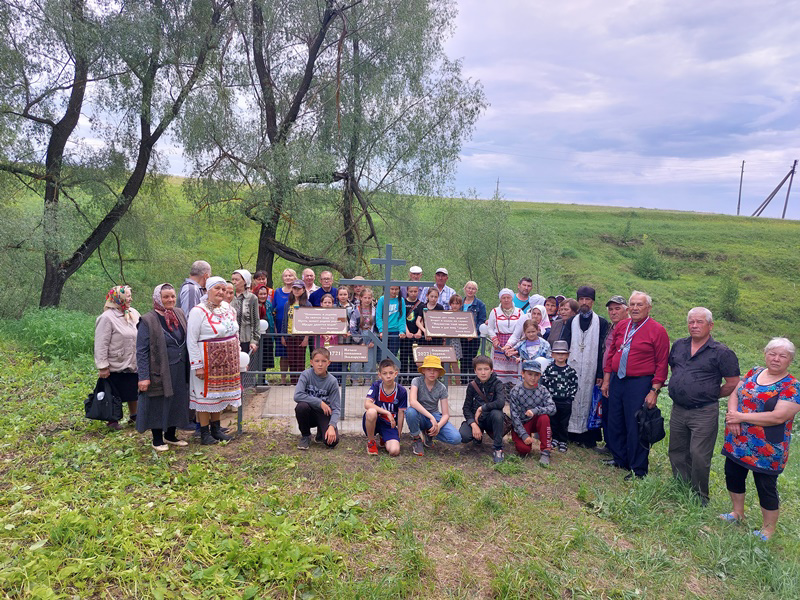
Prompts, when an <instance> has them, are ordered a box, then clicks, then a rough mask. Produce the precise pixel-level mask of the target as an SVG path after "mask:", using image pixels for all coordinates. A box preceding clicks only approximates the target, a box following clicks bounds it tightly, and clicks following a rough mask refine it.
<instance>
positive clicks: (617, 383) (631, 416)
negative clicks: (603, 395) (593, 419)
mask: <svg viewBox="0 0 800 600" xmlns="http://www.w3.org/2000/svg"><path fill="white" fill-rule="evenodd" d="M652 382H653V376H652V375H643V376H641V377H626V378H625V379H620V378H619V377H617V374H616V373H614V374H613V375H612V376H611V389H610V391H609V394H608V439H607V440H606V445H607V446H608V449H609V450H611V456H612V457H613V458H614V462H615V463H617V464H618V465H619V466H620V467H622V468H624V469H629V470H631V471H633V472H634V474H636V475H639V476H644V475H647V468H648V462H649V461H648V459H649V455H650V448H648V447H647V446H644V445H642V444H640V443H639V427H638V425H637V424H636V412H637V411H638V410H639V409H640V408H642V405H643V404H644V398H645V396H647V393H648V392H649V391H650V386H651V384H652Z"/></svg>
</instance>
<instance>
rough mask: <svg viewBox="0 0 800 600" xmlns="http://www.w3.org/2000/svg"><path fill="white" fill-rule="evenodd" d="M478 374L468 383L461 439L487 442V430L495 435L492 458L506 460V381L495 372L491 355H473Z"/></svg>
mask: <svg viewBox="0 0 800 600" xmlns="http://www.w3.org/2000/svg"><path fill="white" fill-rule="evenodd" d="M472 368H473V370H474V371H475V377H474V378H473V379H472V381H471V382H470V384H469V386H467V394H466V397H465V398H464V409H463V410H464V422H463V423H462V424H461V428H460V429H459V433H461V442H462V443H464V444H467V443H469V442H472V443H473V444H475V445H478V444H481V443H482V442H483V432H486V433H487V434H489V435H490V436H492V442H493V443H492V460H494V462H495V463H499V462H502V461H503V407H504V406H505V405H506V397H507V393H506V385H505V384H504V383H502V382H501V381H500V380H499V379H498V378H497V375H495V373H494V363H493V362H492V359H491V358H489V357H488V356H476V357H475V358H474V359H472Z"/></svg>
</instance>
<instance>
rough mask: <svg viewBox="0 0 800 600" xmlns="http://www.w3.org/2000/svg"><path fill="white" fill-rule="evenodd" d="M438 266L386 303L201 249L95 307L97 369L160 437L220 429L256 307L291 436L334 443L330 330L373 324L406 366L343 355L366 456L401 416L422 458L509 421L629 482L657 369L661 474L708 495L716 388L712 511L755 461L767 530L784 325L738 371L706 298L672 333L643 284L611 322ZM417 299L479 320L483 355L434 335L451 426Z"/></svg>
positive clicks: (783, 405)
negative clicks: (215, 260)
mask: <svg viewBox="0 0 800 600" xmlns="http://www.w3.org/2000/svg"><path fill="white" fill-rule="evenodd" d="M421 276H422V269H421V268H419V267H416V266H415V267H412V268H411V269H410V272H409V280H411V281H421ZM448 276H449V274H448V272H447V269H445V268H439V269H437V271H436V273H435V281H436V283H435V285H434V286H431V287H429V288H428V287H422V288H420V287H414V286H403V287H397V288H392V289H391V290H390V295H389V298H388V299H386V298H384V297H382V296H381V297H380V298H378V299H377V301H376V300H375V298H374V295H373V292H372V289H371V288H370V287H368V286H353V287H352V288H350V287H347V286H340V287H339V288H338V289H337V288H336V287H334V285H333V283H334V281H333V275H332V274H331V273H330V272H328V271H324V272H323V273H321V274H320V285H319V286H317V285H316V283H315V280H316V276H315V274H314V272H313V270H311V269H306V270H305V271H304V272H303V273H302V277H301V278H298V277H297V274H296V272H295V271H293V270H291V269H286V270H284V272H283V274H282V282H283V286H282V287H280V288H277V289H275V290H272V289H269V288H268V287H267V286H266V279H267V277H266V273H263V272H257V273H256V275H255V277H251V275H250V273H249V272H248V271H246V270H244V269H240V270H237V271H235V272H234V273H233V275H232V277H231V280H230V281H226V280H224V279H223V278H221V277H211V268H210V266H209V265H208V263H206V262H204V261H197V262H196V263H194V264H193V266H192V270H191V272H190V276H189V278H187V279H186V281H184V283H183V285H182V286H181V287H180V289H179V290H178V291H177V292H176V290H175V289H174V288H173V287H172V286H171V285H169V284H162V285H160V286H158V287H157V288H156V289H155V290H154V293H153V310H152V311H150V312H148V313H147V314H145V315H143V316H141V317H140V315H139V313H138V312H136V310H135V309H133V308H132V307H131V306H130V302H131V296H130V288H127V287H124V286H119V287H115V288H112V289H111V290H110V291H109V293H108V296H107V298H106V304H105V307H104V312H103V314H101V315H100V317H98V319H97V329H96V337H95V361H96V366H97V369H98V375H99V376H100V377H109V378H110V380H111V382H112V384H113V385H114V387H115V388H116V389H117V390H118V393H119V395H120V397H121V398H122V399H123V400H124V401H126V402H128V405H129V410H130V413H131V420H133V421H135V422H136V426H137V430H138V431H140V432H144V431H146V430H148V429H149V430H151V431H152V435H153V446H154V448H155V449H156V450H159V451H163V450H166V449H168V448H169V445H186V442H185V441H183V440H179V439H178V438H177V436H176V428H185V427H190V426H191V425H190V421H192V420H194V422H195V424H196V425H195V426H196V427H197V428H199V430H200V436H201V441H202V443H203V444H211V443H216V442H217V441H219V440H226V439H230V437H229V436H228V435H227V433H226V431H225V430H224V429H223V428H222V427H220V422H219V415H220V413H221V411H222V410H224V409H225V408H226V407H229V406H232V407H236V406H239V405H240V403H241V382H240V374H239V370H240V353H241V352H250V353H252V352H253V351H254V350H256V349H257V348H258V345H259V344H264V343H265V341H266V340H267V339H268V338H262V337H261V335H260V332H261V329H262V326H261V325H259V322H260V321H267V323H268V327H269V329H270V330H272V331H276V332H280V333H283V334H286V335H283V336H280V337H278V338H276V339H277V340H278V341H277V342H275V343H274V346H271V350H272V351H271V352H269V353H268V352H264V353H263V355H264V356H265V357H266V356H269V357H273V356H274V357H278V358H279V360H280V367H281V369H280V370H281V371H282V372H287V371H288V372H290V376H291V381H292V383H295V384H296V386H295V396H294V397H295V402H296V406H295V414H296V418H297V423H298V428H299V430H300V432H301V440H300V444H299V447H300V448H301V449H308V448H309V446H310V442H311V429H314V428H316V432H317V433H316V437H315V440H316V441H317V442H320V443H324V444H325V445H326V446H328V447H331V448H332V447H335V446H336V445H337V443H338V441H339V434H338V421H339V419H340V417H341V403H340V392H339V384H340V381H341V379H340V377H341V375H342V373H344V372H346V369H347V365H334V368H333V369H331V368H330V367H331V362H330V352H329V350H328V348H329V347H330V346H331V345H335V344H338V343H365V344H368V345H370V346H372V345H371V344H370V343H369V342H368V341H367V340H366V338H365V337H364V334H365V332H366V331H377V333H378V334H379V335H380V336H381V337H383V336H384V335H386V336H387V345H388V347H389V349H390V350H391V351H392V352H393V353H395V354H396V355H397V354H398V353H399V356H400V358H401V361H402V364H401V367H400V369H398V368H397V366H396V365H395V364H394V362H393V361H392V360H391V359H387V358H386V357H379V356H378V355H377V353H376V351H375V350H376V349H375V348H374V347H371V348H370V357H371V360H372V361H374V362H372V363H367V364H363V365H362V364H357V363H354V364H351V365H350V370H351V371H359V370H360V371H361V373H362V374H363V375H364V376H368V374H371V373H373V372H375V368H376V367H375V362H378V361H380V362H379V364H378V366H377V380H376V381H374V383H372V385H371V387H370V389H369V392H368V393H367V396H366V398H365V400H364V415H363V419H362V426H363V429H364V433H365V434H366V436H367V451H368V452H369V454H371V455H374V454H378V452H379V447H384V448H385V449H386V450H387V452H388V453H389V454H390V455H392V456H396V455H397V454H399V452H400V436H401V433H402V431H403V426H404V423H407V428H408V431H409V433H410V434H411V449H412V452H413V453H414V454H416V455H419V456H422V455H424V448H425V447H430V446H431V445H432V444H433V440H434V439H438V440H440V441H442V442H444V443H447V444H464V443H471V444H475V445H480V444H482V443H483V441H484V435H486V436H488V437H490V438H491V439H492V450H493V459H494V460H495V462H500V461H502V460H503V458H504V452H503V440H504V436H505V435H507V434H508V433H509V432H510V433H511V438H512V441H513V443H514V448H515V450H516V451H517V453H518V454H520V455H522V456H526V455H528V454H531V452H532V450H533V449H534V444H537V443H538V446H539V460H540V463H542V464H543V465H549V464H550V460H551V451H553V450H555V451H558V452H562V453H563V452H566V451H567V449H568V446H569V444H576V445H579V446H583V447H587V448H593V449H595V450H596V451H597V452H599V453H600V454H605V455H606V458H605V461H604V462H605V463H606V464H607V465H608V466H609V467H613V468H618V469H622V470H624V471H626V472H627V474H626V479H633V478H641V477H644V476H646V475H647V473H648V459H649V447H648V446H647V445H645V444H642V443H641V441H640V436H639V423H638V413H639V411H640V409H642V407H644V406H647V407H654V406H656V404H657V400H658V397H659V394H660V391H661V388H662V387H663V386H665V385H667V381H668V378H667V375H668V373H669V374H670V377H669V382H668V385H667V387H668V393H669V396H670V398H671V399H672V401H673V408H672V412H671V418H670V439H669V459H670V463H671V466H672V471H673V474H674V475H675V477H677V478H680V479H682V480H685V481H686V482H688V483H689V484H690V485H691V488H692V489H693V490H694V491H695V492H696V494H697V496H698V497H699V499H700V501H701V502H703V503H707V502H708V481H709V474H710V468H711V457H712V454H713V449H714V446H715V443H716V439H717V433H718V420H719V410H718V404H719V399H720V398H722V397H728V407H727V408H728V409H727V412H726V415H725V423H726V427H725V442H724V445H723V449H722V453H723V454H724V455H725V477H726V485H727V488H728V491H729V493H730V496H731V500H732V503H733V510H732V512H730V513H726V514H725V515H721V518H723V519H724V520H726V521H739V520H741V519H743V517H744V513H743V511H744V490H745V484H744V482H745V478H746V474H747V472H748V471H750V472H752V473H753V477H754V480H755V483H756V488H757V491H758V495H759V502H760V504H761V507H762V513H763V525H762V527H761V529H759V530H757V531H756V532H754V533H756V534H757V535H758V536H760V537H761V538H762V539H768V538H769V537H770V536H771V535H772V533H773V532H774V530H775V523H776V522H777V518H778V511H779V504H778V494H777V485H776V481H777V477H778V475H779V474H780V473H781V472H782V471H783V468H784V467H785V464H786V460H787V457H788V449H789V442H790V439H791V427H792V421H793V417H794V415H795V414H796V413H797V411H798V410H800V392H798V386H797V381H796V379H795V378H794V377H793V376H792V375H790V374H789V372H788V369H789V365H790V364H791V362H792V361H793V359H794V355H795V347H794V345H793V344H792V343H791V342H790V341H789V340H788V339H786V338H774V339H772V340H771V341H770V342H769V343H768V344H767V347H766V348H765V364H766V366H765V367H764V368H756V369H753V370H751V371H749V372H748V373H747V374H746V375H745V377H744V378H741V377H740V371H739V362H738V359H737V357H736V355H735V354H734V353H733V351H732V350H730V349H729V348H728V347H727V346H725V345H724V344H722V343H720V342H718V341H716V340H715V339H714V338H713V337H712V336H711V331H712V329H713V317H712V314H711V312H710V311H709V310H708V309H706V308H704V307H695V308H693V309H691V310H690V311H689V313H688V315H687V325H688V333H689V335H688V337H683V338H680V339H678V340H676V341H675V342H674V343H673V344H672V345H670V340H669V336H668V334H667V332H666V330H665V328H664V327H663V326H662V325H661V324H660V323H658V322H657V321H655V320H654V319H653V318H652V317H651V316H650V312H651V309H652V299H651V298H650V296H648V295H647V294H645V293H643V292H639V291H634V292H633V293H631V294H630V296H629V298H627V299H626V298H625V297H623V296H621V295H614V296H612V297H611V298H610V299H609V300H608V301H607V302H606V310H607V314H608V319H606V318H605V317H603V316H600V315H598V314H597V313H596V312H595V311H594V304H595V299H596V293H595V290H594V289H593V288H591V287H589V286H581V287H579V288H578V289H577V293H576V295H575V296H576V297H575V298H566V297H564V296H549V297H543V296H540V295H536V294H531V293H530V292H531V290H532V281H531V280H530V279H529V278H523V279H521V280H520V281H519V283H518V287H517V291H516V292H514V291H513V290H511V289H508V288H505V289H503V290H501V291H500V293H499V304H498V306H496V307H495V308H492V309H491V310H487V307H486V305H485V304H484V303H483V302H481V301H480V300H479V299H478V298H477V297H476V294H477V291H478V286H477V284H476V283H475V282H472V281H470V282H467V284H466V285H465V286H464V296H461V295H459V294H457V293H456V291H455V290H453V289H452V288H450V287H449V286H447V279H448ZM356 279H358V278H356ZM251 289H252V291H250V290H251ZM384 302H388V303H389V320H388V322H387V323H383V322H382V315H383V303H384ZM308 306H319V307H340V308H345V309H348V312H347V314H348V319H349V324H350V336H323V335H321V336H315V338H316V339H312V340H310V339H309V338H308V337H306V336H293V335H291V332H292V320H293V318H294V314H295V312H294V311H295V310H297V308H299V307H308ZM426 310H461V311H469V312H471V313H472V314H473V316H474V319H475V325H476V331H482V332H483V336H484V337H486V338H488V340H489V341H490V342H491V353H490V356H484V355H482V354H479V348H480V338H479V337H476V338H475V339H455V340H447V341H446V342H445V343H449V344H451V345H453V346H454V347H455V346H459V348H458V358H459V359H460V366H461V369H460V372H461V373H463V376H464V379H467V373H470V372H471V375H470V376H469V377H468V379H469V384H468V386H467V389H466V398H465V402H464V405H463V416H464V421H463V423H462V425H461V427H460V428H459V429H456V427H455V426H454V425H453V424H452V423H451V422H450V412H449V405H448V388H447V387H446V386H445V385H444V383H443V382H442V381H441V378H442V376H443V375H444V373H445V369H444V366H443V365H442V363H441V361H440V360H439V359H438V358H436V357H435V356H427V357H426V358H425V360H424V362H423V363H422V364H421V365H419V366H418V368H417V365H416V364H415V363H413V358H411V352H410V348H411V347H412V345H413V344H414V343H423V344H431V343H435V341H434V340H431V339H430V338H429V336H427V333H426V331H425V319H424V315H425V311H426ZM187 314H188V317H187ZM482 326H484V327H482ZM423 338H427V339H424V340H423ZM455 342H459V343H458V344H455ZM306 348H310V350H311V356H310V364H311V367H310V368H309V369H304V367H305V352H306ZM404 350H405V352H404ZM412 369H414V370H418V372H419V373H420V376H417V377H414V378H413V379H412V380H411V381H410V385H409V386H408V389H406V387H405V386H404V385H403V383H404V382H403V381H401V380H400V379H399V377H398V375H399V373H400V372H401V371H402V372H403V373H409V372H411V370H412ZM329 370H332V371H333V373H334V374H331V373H329ZM337 376H338V377H337ZM406 383H407V382H406ZM187 397H188V401H187ZM137 401H138V415H137ZM506 404H508V405H509V409H510V410H509V411H508V413H510V417H509V414H507V413H506V411H504V408H505V405H506ZM192 412H193V413H194V414H192ZM109 427H112V428H119V424H118V423H116V422H111V423H109ZM601 441H605V446H604V447H601V446H600V445H599V444H598V442H601Z"/></svg>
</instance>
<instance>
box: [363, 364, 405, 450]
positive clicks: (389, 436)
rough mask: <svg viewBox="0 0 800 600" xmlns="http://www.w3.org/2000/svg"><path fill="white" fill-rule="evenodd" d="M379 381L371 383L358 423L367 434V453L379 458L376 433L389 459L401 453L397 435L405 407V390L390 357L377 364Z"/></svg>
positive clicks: (398, 435)
mask: <svg viewBox="0 0 800 600" xmlns="http://www.w3.org/2000/svg"><path fill="white" fill-rule="evenodd" d="M378 375H379V376H380V380H378V381H376V382H374V383H373V384H372V386H371V387H370V388H369V391H368V392H367V397H366V398H365V399H364V409H365V411H366V412H365V413H364V416H363V418H362V420H361V426H362V427H363V428H364V433H366V434H367V454H370V455H372V456H377V455H378V444H376V443H375V434H376V433H377V435H378V438H379V439H380V446H381V447H385V448H386V451H387V452H388V453H389V456H398V455H399V454H400V432H401V431H403V419H404V417H405V414H406V408H408V396H407V394H406V388H404V387H403V386H402V385H400V384H398V383H397V367H395V365H394V361H392V359H391V358H384V359H383V360H382V361H381V362H380V364H379V365H378Z"/></svg>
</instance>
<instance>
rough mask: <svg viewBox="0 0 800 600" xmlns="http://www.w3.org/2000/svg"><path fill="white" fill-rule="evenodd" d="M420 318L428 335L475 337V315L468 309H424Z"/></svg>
mask: <svg viewBox="0 0 800 600" xmlns="http://www.w3.org/2000/svg"><path fill="white" fill-rule="evenodd" d="M422 318H423V320H424V322H425V331H427V332H428V335H429V336H430V337H451V338H474V337H477V333H475V317H473V316H472V313H471V312H469V311H452V310H426V311H425V313H424V314H423V317H422Z"/></svg>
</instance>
